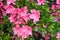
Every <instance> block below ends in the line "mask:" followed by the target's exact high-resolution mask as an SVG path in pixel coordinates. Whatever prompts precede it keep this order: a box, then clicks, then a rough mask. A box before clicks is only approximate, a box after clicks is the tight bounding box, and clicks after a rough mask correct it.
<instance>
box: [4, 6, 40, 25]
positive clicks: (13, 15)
mask: <svg viewBox="0 0 60 40" xmlns="http://www.w3.org/2000/svg"><path fill="white" fill-rule="evenodd" d="M4 8H5V9H6V14H5V15H7V14H10V17H9V20H10V22H12V23H14V24H26V23H27V22H28V21H30V19H33V21H34V23H36V22H38V21H39V18H40V12H39V11H38V10H35V9H32V10H31V13H32V14H30V13H28V10H27V6H24V7H23V8H14V7H13V6H12V5H6V6H5V7H4Z"/></svg>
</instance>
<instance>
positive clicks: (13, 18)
mask: <svg viewBox="0 0 60 40" xmlns="http://www.w3.org/2000/svg"><path fill="white" fill-rule="evenodd" d="M9 20H10V22H15V21H16V20H17V18H16V15H11V16H10V17H9Z"/></svg>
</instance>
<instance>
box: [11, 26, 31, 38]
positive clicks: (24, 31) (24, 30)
mask: <svg viewBox="0 0 60 40" xmlns="http://www.w3.org/2000/svg"><path fill="white" fill-rule="evenodd" d="M12 30H13V32H14V34H16V35H18V36H19V37H20V36H21V37H22V38H27V37H28V36H29V35H32V29H31V27H30V26H27V25H23V26H22V27H19V25H16V27H13V28H12Z"/></svg>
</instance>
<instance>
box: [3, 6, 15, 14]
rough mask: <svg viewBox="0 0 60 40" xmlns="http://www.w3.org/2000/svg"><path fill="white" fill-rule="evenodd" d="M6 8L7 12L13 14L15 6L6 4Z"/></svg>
mask: <svg viewBox="0 0 60 40" xmlns="http://www.w3.org/2000/svg"><path fill="white" fill-rule="evenodd" d="M4 9H6V13H8V14H9V13H10V14H11V13H12V12H13V10H14V9H15V8H14V7H13V6H12V5H5V6H4Z"/></svg>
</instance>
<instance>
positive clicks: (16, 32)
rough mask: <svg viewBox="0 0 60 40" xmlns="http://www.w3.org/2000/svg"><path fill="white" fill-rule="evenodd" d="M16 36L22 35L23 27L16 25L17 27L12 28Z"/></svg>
mask: <svg viewBox="0 0 60 40" xmlns="http://www.w3.org/2000/svg"><path fill="white" fill-rule="evenodd" d="M12 30H13V32H14V35H16V34H17V35H18V33H20V30H21V27H20V26H19V25H16V26H15V27H13V28H12Z"/></svg>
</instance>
